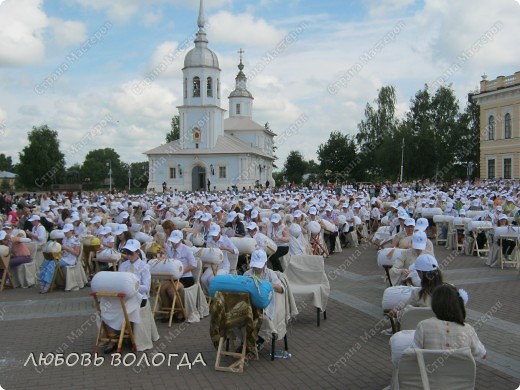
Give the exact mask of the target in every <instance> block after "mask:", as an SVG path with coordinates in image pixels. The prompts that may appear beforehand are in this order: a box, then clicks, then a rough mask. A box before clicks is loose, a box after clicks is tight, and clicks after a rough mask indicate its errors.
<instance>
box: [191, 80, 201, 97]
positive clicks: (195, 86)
mask: <svg viewBox="0 0 520 390" xmlns="http://www.w3.org/2000/svg"><path fill="white" fill-rule="evenodd" d="M193 97H200V78H199V77H194V78H193Z"/></svg>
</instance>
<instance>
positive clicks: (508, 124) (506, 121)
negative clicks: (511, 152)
mask: <svg viewBox="0 0 520 390" xmlns="http://www.w3.org/2000/svg"><path fill="white" fill-rule="evenodd" d="M504 138H506V139H508V138H511V114H509V113H507V114H506V116H505V117H504Z"/></svg>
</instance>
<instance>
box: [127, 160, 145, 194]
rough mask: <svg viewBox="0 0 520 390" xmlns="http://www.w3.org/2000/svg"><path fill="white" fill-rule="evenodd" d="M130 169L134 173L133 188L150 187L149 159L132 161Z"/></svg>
mask: <svg viewBox="0 0 520 390" xmlns="http://www.w3.org/2000/svg"><path fill="white" fill-rule="evenodd" d="M130 171H131V173H132V180H131V183H132V188H134V187H135V188H146V187H148V161H143V162H136V163H131V164H130Z"/></svg>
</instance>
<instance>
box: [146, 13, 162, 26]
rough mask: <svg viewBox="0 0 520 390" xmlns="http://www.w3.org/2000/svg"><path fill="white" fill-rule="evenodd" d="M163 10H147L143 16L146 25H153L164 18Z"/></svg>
mask: <svg viewBox="0 0 520 390" xmlns="http://www.w3.org/2000/svg"><path fill="white" fill-rule="evenodd" d="M162 17H163V15H162V12H146V13H145V14H144V16H143V24H144V25H145V26H153V25H154V24H156V23H157V22H159V21H160V20H161V19H162Z"/></svg>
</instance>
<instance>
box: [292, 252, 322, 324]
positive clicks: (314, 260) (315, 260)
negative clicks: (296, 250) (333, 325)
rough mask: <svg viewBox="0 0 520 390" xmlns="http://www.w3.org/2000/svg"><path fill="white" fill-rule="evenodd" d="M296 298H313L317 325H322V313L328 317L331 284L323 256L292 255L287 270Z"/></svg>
mask: <svg viewBox="0 0 520 390" xmlns="http://www.w3.org/2000/svg"><path fill="white" fill-rule="evenodd" d="M285 275H286V276H287V279H288V280H289V283H290V285H291V289H292V293H293V295H294V297H295V298H296V299H298V298H301V299H309V298H310V299H311V300H312V304H313V305H314V307H316V314H317V325H318V326H320V313H323V319H324V320H326V319H327V312H326V311H327V302H328V299H329V294H330V284H329V279H328V278H327V275H326V274H325V265H324V261H323V257H321V256H312V255H305V256H291V260H290V262H289V264H288V266H287V268H286V270H285Z"/></svg>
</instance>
